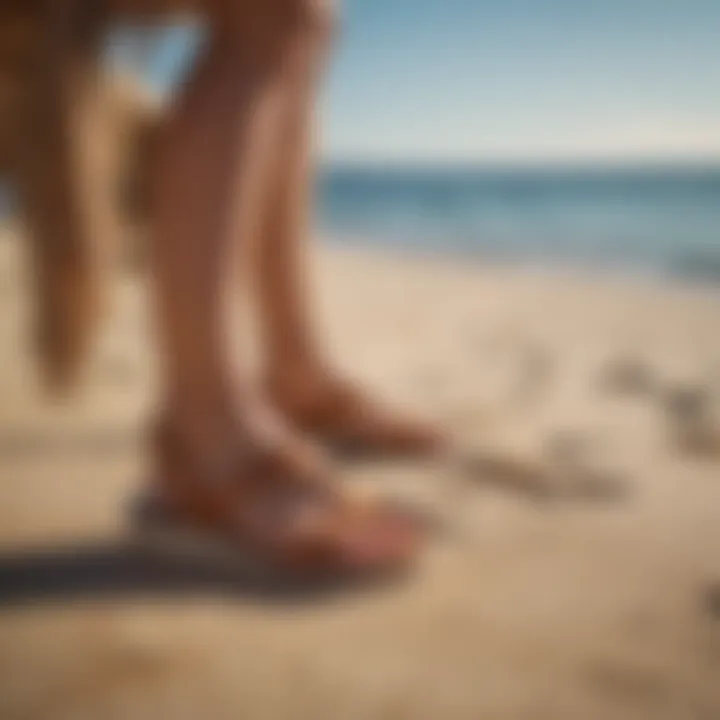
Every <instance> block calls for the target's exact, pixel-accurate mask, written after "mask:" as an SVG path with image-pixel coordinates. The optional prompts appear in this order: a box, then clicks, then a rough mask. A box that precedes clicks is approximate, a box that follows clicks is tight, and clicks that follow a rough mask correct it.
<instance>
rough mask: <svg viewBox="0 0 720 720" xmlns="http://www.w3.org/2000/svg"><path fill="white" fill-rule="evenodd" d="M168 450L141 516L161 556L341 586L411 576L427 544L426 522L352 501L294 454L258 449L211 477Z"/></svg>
mask: <svg viewBox="0 0 720 720" xmlns="http://www.w3.org/2000/svg"><path fill="white" fill-rule="evenodd" d="M158 450H159V452H158V460H159V468H160V472H159V474H158V476H157V477H156V479H155V481H154V483H153V486H154V490H153V492H152V494H148V495H147V496H146V497H144V498H143V499H142V500H141V501H140V502H139V503H138V504H137V505H136V511H135V513H134V521H135V524H136V528H137V530H138V531H141V534H142V536H143V537H144V538H145V539H146V541H147V540H150V541H151V546H152V547H155V548H157V547H161V548H163V549H168V548H171V547H174V549H175V550H176V551H179V552H181V553H186V552H188V551H189V552H198V551H199V552H201V553H202V554H203V555H204V556H205V555H207V554H211V555H212V556H214V557H217V558H219V559H223V560H230V561H231V562H233V563H235V564H237V566H238V567H240V568H243V569H253V570H260V571H263V572H265V573H270V574H271V575H277V574H280V575H282V576H287V577H293V578H298V579H322V580H333V579H338V580H340V579H347V578H358V577H377V576H387V575H394V574H396V573H397V572H400V571H404V570H407V569H408V568H409V566H410V565H412V563H413V560H414V559H415V558H416V557H417V555H418V551H419V549H420V545H421V544H422V540H423V538H424V536H425V529H424V528H423V526H422V523H421V522H420V520H419V517H418V516H414V515H413V514H412V513H411V512H407V511H405V509H403V508H401V507H398V506H397V505H391V504H381V503H369V502H360V501H355V500H351V499H350V498H348V497H347V496H346V495H345V494H343V493H341V492H340V491H339V490H338V489H337V484H336V483H331V482H330V481H329V478H325V477H322V476H321V474H320V473H318V471H317V468H316V467H314V468H313V467H309V466H307V465H304V464H303V462H302V461H299V460H298V458H297V457H296V456H295V455H294V454H293V453H285V454H284V455H283V454H280V453H276V452H272V453H270V452H267V451H261V450H259V449H252V450H250V451H248V452H247V453H246V454H245V455H244V456H241V455H240V453H238V454H237V455H236V457H235V458H234V459H233V460H232V461H231V462H229V463H227V464H226V467H225V468H224V469H223V471H222V472H215V473H213V474H209V473H201V472H200V471H199V470H198V468H197V467H195V466H194V464H193V463H192V462H191V461H190V459H189V458H188V457H187V453H184V452H183V449H182V448H181V447H180V445H179V444H178V443H176V442H173V441H172V440H171V439H170V438H169V436H167V435H166V436H165V437H164V438H163V440H162V443H161V445H160V446H159V448H158Z"/></svg>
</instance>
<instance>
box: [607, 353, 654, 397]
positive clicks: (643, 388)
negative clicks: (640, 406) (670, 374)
mask: <svg viewBox="0 0 720 720" xmlns="http://www.w3.org/2000/svg"><path fill="white" fill-rule="evenodd" d="M600 387H601V388H602V389H603V390H604V391H606V392H608V393H612V394H614V395H624V396H629V397H648V396H651V395H653V394H654V393H655V392H656V391H657V389H658V381H657V378H656V377H655V374H654V373H653V371H652V369H651V368H650V367H649V366H648V365H646V364H645V363H644V362H642V361H641V360H639V359H638V358H631V357H627V358H616V359H614V360H611V361H610V362H609V363H608V364H607V365H606V366H605V367H604V368H603V369H602V370H601V374H600Z"/></svg>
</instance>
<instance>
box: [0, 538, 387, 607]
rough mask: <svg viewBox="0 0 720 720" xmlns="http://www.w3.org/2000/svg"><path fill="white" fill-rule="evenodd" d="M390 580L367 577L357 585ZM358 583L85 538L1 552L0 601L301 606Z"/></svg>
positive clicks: (354, 588) (11, 603)
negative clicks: (205, 600)
mask: <svg viewBox="0 0 720 720" xmlns="http://www.w3.org/2000/svg"><path fill="white" fill-rule="evenodd" d="M399 579H400V578H395V579H394V580H393V582H396V581H397V580H399ZM390 581H391V579H390V578H380V577H378V578H375V579H374V580H373V581H372V582H368V580H367V579H365V580H364V581H363V582H362V588H363V589H365V588H368V587H369V586H371V585H372V586H375V587H377V586H378V585H379V584H383V585H387V584H389V583H390ZM360 589H361V586H360V581H359V579H357V578H352V577H347V578H343V579H342V580H341V581H339V580H338V579H334V580H332V581H330V580H313V581H307V580H300V579H298V578H288V577H287V576H285V577H281V576H280V575H279V574H278V573H272V572H270V571H269V570H259V569H257V568H253V569H245V568H243V569H240V568H234V567H227V566H219V565H215V564H209V563H208V562H207V560H205V561H203V560H201V559H199V558H192V557H181V556H179V555H172V556H167V557H166V556H164V555H163V556H161V555H157V554H144V553H142V552H140V551H139V550H138V549H137V548H136V547H135V546H133V545H132V544H130V543H124V542H114V543H113V542H107V543H97V542H88V543H86V544H78V545H74V546H66V547H64V548H59V549H57V548H56V549H49V548H44V549H36V550H18V551H15V552H5V553H1V554H0V608H8V607H15V606H22V605H27V604H36V603H41V604H42V603H47V602H68V601H77V600H80V601H82V600H91V601H104V600H105V601H115V600H132V599H145V600H148V599H154V598H159V599H171V598H175V599H183V598H197V597H218V596H219V597H231V598H233V599H234V600H242V599H246V600H249V601H251V602H254V603H258V602H263V603H270V604H278V605H286V604H289V605H295V604H299V605H303V604H307V603H308V602H312V601H317V600H323V599H331V598H333V597H337V596H338V595H340V594H342V593H345V592H349V591H355V592H357V591H358V590H360Z"/></svg>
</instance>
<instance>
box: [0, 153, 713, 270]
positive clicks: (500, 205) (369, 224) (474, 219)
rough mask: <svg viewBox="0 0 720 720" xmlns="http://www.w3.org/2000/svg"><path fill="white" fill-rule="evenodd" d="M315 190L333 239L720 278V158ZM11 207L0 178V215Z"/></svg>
mask: <svg viewBox="0 0 720 720" xmlns="http://www.w3.org/2000/svg"><path fill="white" fill-rule="evenodd" d="M318 190H319V191H318V207H317V216H318V223H319V226H320V231H321V233H322V235H323V236H324V237H326V238H329V239H330V240H331V241H333V242H338V243H353V244H366V245H372V246H382V247H390V248H395V249H404V250H408V251H420V252H424V253H425V252H431V253H441V254H453V255H462V256H463V257H464V258H467V259H468V260H477V261H478V262H480V261H485V262H488V261H490V262H494V263H507V264H511V265H531V266H545V267H547V266H550V267H557V266H571V267H579V268H589V269H592V270H601V271H612V272H618V271H619V272H629V273H652V274H658V273H659V274H663V275H671V276H673V277H678V278H683V279H689V280H693V281H710V282H713V283H718V284H720V167H718V168H705V169H687V168H685V169H678V168H674V169H672V168H671V169H663V170H658V169H654V170H600V169H594V170H593V169H588V170H573V171H569V170H540V169H525V170H523V169H504V170H487V169H483V170H481V169H478V170H470V169H462V170H447V169H444V170H437V169H424V170H417V169H414V170H401V169H390V168H383V169H368V168H349V167H331V168H324V169H323V170H322V171H321V172H320V173H319V188H318ZM12 205H13V203H12V199H11V196H10V194H9V193H8V192H7V189H5V188H3V187H2V185H0V215H7V214H9V213H11V212H12Z"/></svg>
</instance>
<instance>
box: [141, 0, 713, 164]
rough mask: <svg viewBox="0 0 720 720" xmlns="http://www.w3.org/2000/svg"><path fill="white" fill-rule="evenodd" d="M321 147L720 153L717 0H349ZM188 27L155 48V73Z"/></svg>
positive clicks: (531, 153)
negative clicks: (157, 48)
mask: <svg viewBox="0 0 720 720" xmlns="http://www.w3.org/2000/svg"><path fill="white" fill-rule="evenodd" d="M342 18H343V20H342V24H343V31H342V35H341V38H340V42H339V44H338V47H337V49H336V55H335V62H334V64H333V66H332V69H331V72H330V74H329V77H328V82H327V84H326V90H325V94H324V98H323V103H322V117H323V123H324V131H325V132H324V135H323V145H322V149H323V154H324V156H325V157H326V158H328V159H331V160H371V161H386V160H402V161H441V162H444V161H451V162H457V161H461V162H464V161H467V162H474V161H493V162H496V161H516V162H523V161H533V162H535V161H542V160H551V161H553V160H557V161H563V162H564V161H568V160H576V159H579V160H586V159H598V158H599V159H610V160H628V159H629V160H633V159H644V158H660V159H673V158H683V159H686V158H689V159H701V160H702V159H705V160H707V159H711V160H715V161H718V160H720V0H346V1H345V3H344V5H343V9H342ZM187 46H188V40H187V36H186V35H184V34H183V33H178V34H175V35H173V36H168V38H167V39H166V41H165V42H164V43H163V46H162V48H160V49H159V50H158V52H157V53H156V56H155V62H154V64H155V76H156V77H157V78H160V79H161V80H162V81H163V82H164V81H165V80H166V79H167V78H169V77H171V76H173V74H174V73H176V72H177V70H178V67H180V64H181V59H182V57H183V55H184V54H185V53H186V51H187Z"/></svg>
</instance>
